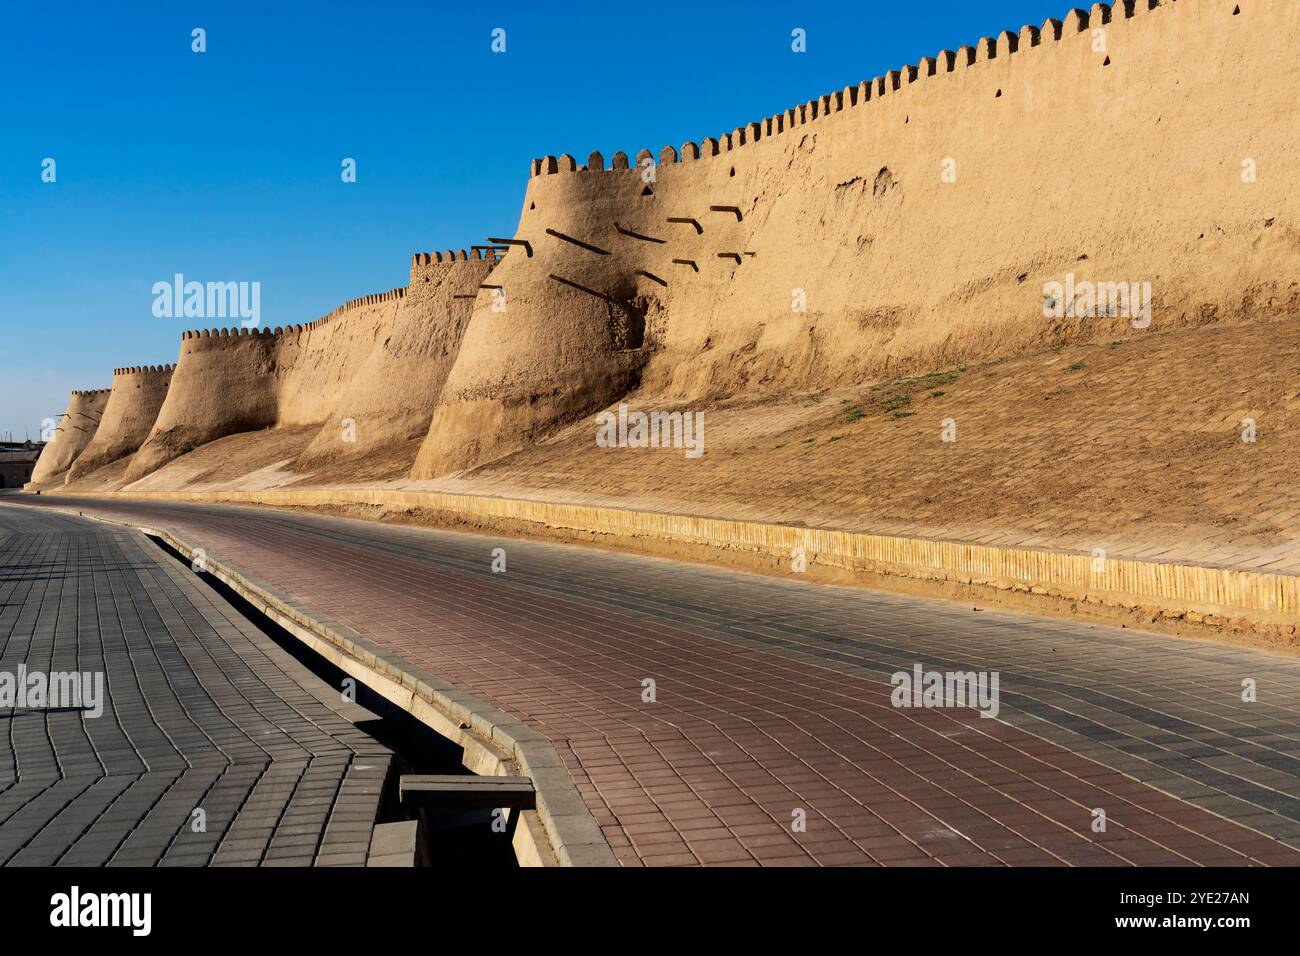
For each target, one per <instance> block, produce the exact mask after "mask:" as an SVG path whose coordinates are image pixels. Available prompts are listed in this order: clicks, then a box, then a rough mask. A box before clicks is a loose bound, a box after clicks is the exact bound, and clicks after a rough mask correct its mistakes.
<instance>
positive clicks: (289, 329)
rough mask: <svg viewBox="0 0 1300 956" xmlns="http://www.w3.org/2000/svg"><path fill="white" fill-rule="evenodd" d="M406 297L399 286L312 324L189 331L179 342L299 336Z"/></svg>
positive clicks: (346, 304)
mask: <svg viewBox="0 0 1300 956" xmlns="http://www.w3.org/2000/svg"><path fill="white" fill-rule="evenodd" d="M405 297H406V286H400V287H399V288H396V289H390V290H389V291H387V292H377V293H375V294H373V295H363V296H361V297H360V298H357V299H349V300H348V301H347V302H344V303H343V304H342V305H340V306H339V307H338V308H336V309H333V310H332V311H330V312H328V313H326V314H325V315H323V316H321V317H320V318H319V319H317V320H316V321H314V322H303V323H299V324H297V325H286V326H278V325H277V326H275V327H274V328H272V327H271V326H266V327H264V328H258V329H248V328H244V327H243V326H238V327H236V328H225V329H191V330H190V331H188V332H182V333H181V340H182V341H188V340H190V339H216V338H275V337H276V336H281V335H300V334H301V333H303V332H310V331H311V330H312V329H315V328H317V327H319V326H321V325H323V324H324V323H326V322H331V321H333V320H334V319H337V318H339V317H340V316H343V315H346V314H347V313H349V312H351V311H353V310H355V309H360V308H365V307H367V306H373V305H381V304H382V303H384V302H393V301H396V300H398V299H403V298H405Z"/></svg>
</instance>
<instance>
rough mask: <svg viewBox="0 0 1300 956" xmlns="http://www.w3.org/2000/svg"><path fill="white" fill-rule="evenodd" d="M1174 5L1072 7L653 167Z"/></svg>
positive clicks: (596, 160)
mask: <svg viewBox="0 0 1300 956" xmlns="http://www.w3.org/2000/svg"><path fill="white" fill-rule="evenodd" d="M1177 2H1178V0H1117V2H1116V3H1115V4H1113V5H1111V4H1107V3H1096V4H1093V6H1092V8H1091V9H1090V10H1083V9H1080V8H1077V7H1076V8H1074V9H1071V10H1070V11H1069V13H1067V14H1066V15H1065V18H1064V19H1063V20H1057V19H1055V18H1048V19H1047V20H1046V21H1045V22H1044V23H1043V25H1042V26H1041V27H1036V26H1033V25H1026V26H1023V27H1021V28H1020V30H1019V31H1018V32H1016V33H1012V32H1011V31H1010V30H1004V31H1003V32H1002V33H1000V34H998V36H997V37H996V38H995V37H981V38H980V39H979V40H978V41H977V42H976V43H975V45H974V46H962V47H959V48H958V49H957V50H955V51H954V50H941V51H940V52H939V53H938V54H936V55H935V56H932V57H931V56H927V57H922V58H921V59H920V61H919V62H918V63H916V64H915V65H908V66H904V67H903V68H902V69H898V70H890V71H888V72H887V73H885V75H884V76H877V77H874V78H872V79H870V80H863V81H862V82H861V83H859V84H857V85H856V86H846V87H844V88H843V89H842V90H836V91H834V92H832V93H827V94H824V95H822V96H819V97H815V98H814V99H811V100H809V101H808V102H806V103H801V104H799V105H798V106H794V107H791V108H790V109H787V110H785V111H784V112H780V113H776V114H774V115H772V116H768V117H765V118H764V119H763V120H761V121H759V122H754V123H748V124H746V125H745V126H738V127H736V129H734V130H732V131H731V132H730V133H723V134H722V135H721V136H719V137H717V138H716V139H715V138H713V137H711V136H706V137H705V138H704V139H703V140H701V141H700V142H699V143H698V144H697V143H695V142H690V141H688V142H685V143H683V144H682V146H681V148H680V151H679V150H678V149H677V148H676V147H673V146H671V145H669V146H665V147H663V148H662V149H661V150H660V151H659V153H658V159H657V164H658V165H661V166H662V165H673V164H676V163H684V162H689V161H693V160H699V159H709V158H711V157H713V156H719V155H721V154H723V153H728V152H732V151H733V150H736V149H739V148H740V147H742V146H746V145H749V144H751V143H755V142H758V141H760V140H762V139H769V138H771V137H773V136H778V135H780V134H781V133H784V132H788V131H789V130H792V129H799V128H802V127H804V126H807V125H809V124H810V123H813V122H816V121H817V120H819V119H824V118H826V117H827V116H830V115H831V114H834V113H840V112H842V111H844V110H850V109H854V108H857V107H861V106H865V105H867V104H868V103H871V102H872V101H873V100H879V99H881V98H882V97H884V96H887V95H889V94H890V93H893V92H899V91H901V90H903V89H905V88H907V87H908V86H910V85H912V84H913V83H919V82H921V81H923V80H925V79H928V78H930V77H941V76H944V75H946V74H949V73H958V72H961V71H962V70H963V69H964V68H966V67H973V66H977V65H978V64H980V63H985V62H988V61H990V60H997V59H1005V58H1007V57H1010V56H1012V55H1014V54H1017V53H1021V52H1023V51H1027V50H1029V49H1032V48H1033V47H1037V46H1041V45H1043V44H1046V43H1058V42H1060V41H1062V40H1068V39H1070V38H1072V37H1074V36H1077V35H1078V34H1080V33H1082V32H1084V31H1086V30H1089V29H1092V28H1096V27H1101V26H1105V25H1108V24H1111V23H1112V22H1115V21H1119V20H1130V19H1132V18H1133V17H1135V16H1139V15H1142V14H1146V13H1150V12H1154V11H1156V10H1160V9H1165V8H1168V7H1171V6H1173V5H1174V4H1176V3H1177ZM655 163H656V158H655V155H654V154H652V153H651V151H650V150H648V149H643V150H641V151H640V152H639V153H638V154H637V158H636V162H635V163H632V164H629V162H628V158H627V154H626V153H624V152H623V151H622V150H619V151H618V152H616V153H614V156H613V159H612V161H611V163H610V165H609V166H608V167H606V165H605V161H604V157H603V155H602V154H601V153H600V152H598V151H593V152H592V153H590V154H589V155H588V157H587V162H586V164H585V165H582V166H579V165H578V164H577V161H576V160H575V159H574V158H573V157H572V156H570V155H569V154H568V153H561V154H560V155H559V156H544V157H541V158H538V159H534V160H533V161H532V165H531V169H530V173H529V176H530V178H531V177H534V176H547V175H553V174H556V173H572V172H619V171H623V170H629V169H630V170H634V171H635V170H637V169H639V168H640V167H643V166H644V165H647V164H655Z"/></svg>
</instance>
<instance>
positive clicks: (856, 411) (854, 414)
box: [844, 405, 866, 422]
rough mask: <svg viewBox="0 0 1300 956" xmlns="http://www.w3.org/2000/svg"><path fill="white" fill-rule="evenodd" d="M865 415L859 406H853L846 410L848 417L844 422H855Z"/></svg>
mask: <svg viewBox="0 0 1300 956" xmlns="http://www.w3.org/2000/svg"><path fill="white" fill-rule="evenodd" d="M865 414H866V412H864V411H863V410H862V406H861V405H854V406H853V407H852V408H850V409H849V410H848V415H847V416H846V417H845V419H844V420H845V421H848V422H856V421H857V420H858V419H859V418H861V417H862V416H863V415H865Z"/></svg>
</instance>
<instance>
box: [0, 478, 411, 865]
mask: <svg viewBox="0 0 1300 956" xmlns="http://www.w3.org/2000/svg"><path fill="white" fill-rule="evenodd" d="M3 500H5V501H9V500H12V498H10V497H9V496H5V498H4V499H3ZM20 667H25V668H26V669H27V673H28V674H29V675H30V674H32V673H33V672H36V673H40V674H42V675H44V674H49V673H52V672H61V673H73V672H76V673H87V674H90V675H92V678H91V679H92V683H91V684H90V685H89V686H90V688H91V690H92V693H93V690H94V684H93V680H94V677H93V675H95V674H100V675H102V679H103V696H102V698H99V699H100V701H101V702H102V707H96V708H93V709H87V708H88V705H89V704H90V703H91V702H90V701H89V700H88V699H87V698H84V697H83V698H82V699H81V700H80V701H79V703H80V706H79V707H78V706H69V701H68V700H67V699H66V698H61V699H60V700H59V701H54V700H45V701H41V700H29V701H26V702H25V703H27V704H28V706H18V707H13V706H4V705H3V704H0V863H2V864H7V865H14V866H23V865H27V866H53V865H72V866H103V865H110V866H117V865H126V866H152V865H164V866H185V865H191V866H193V865H205V864H210V865H256V864H262V865H312V864H313V863H315V864H318V865H331V864H334V865H364V864H365V862H366V860H367V855H368V851H369V846H370V838H371V832H372V829H373V827H374V823H375V816H376V812H377V809H378V803H379V795H380V790H381V786H382V784H383V781H384V779H385V777H386V775H387V773H388V769H389V764H390V762H391V760H392V754H391V753H390V752H389V751H388V750H387V749H386V748H385V747H383V746H381V745H379V744H378V743H376V742H375V741H374V740H373V739H371V738H370V737H369V736H368V735H367V734H365V733H364V732H362V731H361V730H360V729H359V728H358V727H356V726H354V723H353V719H356V718H361V717H362V716H364V711H362V710H361V709H360V708H357V707H354V706H353V707H350V706H349V705H347V704H346V702H344V701H343V700H342V698H341V697H340V695H339V694H338V693H337V692H336V691H334V690H332V689H330V688H328V687H327V686H326V685H325V684H323V683H322V682H321V681H319V680H318V679H317V678H316V677H314V676H313V675H312V674H311V673H310V672H308V671H307V670H306V669H305V668H304V667H302V666H301V665H300V664H298V663H297V662H296V661H295V660H294V659H293V658H291V657H289V656H288V655H287V654H285V653H284V651H282V650H281V649H280V648H279V647H277V646H276V645H275V644H274V642H272V641H271V640H270V639H269V638H267V637H266V636H265V635H264V634H262V633H261V632H260V631H258V630H257V629H256V628H254V627H253V626H252V625H251V624H249V623H248V622H247V621H245V620H244V619H243V618H241V617H240V616H239V615H238V614H236V613H235V612H234V611H233V610H232V609H231V608H230V607H229V606H228V605H226V604H225V603H224V602H222V601H221V600H220V599H219V598H217V597H215V596H214V594H213V593H212V592H211V591H210V589H208V588H207V587H206V586H205V585H203V584H201V583H200V582H199V581H198V580H197V579H196V577H195V576H194V575H193V574H192V573H191V572H190V571H189V570H188V569H187V568H186V567H185V566H184V565H182V564H179V563H178V562H177V561H175V560H174V559H172V558H169V557H167V556H166V555H164V554H163V553H162V552H161V551H160V550H159V549H158V548H157V546H155V545H153V544H152V543H150V542H149V541H148V540H147V539H146V538H145V537H144V536H143V535H141V534H139V533H137V532H134V531H129V530H125V529H115V528H114V527H113V526H111V525H106V524H103V523H100V522H95V521H90V520H88V519H80V518H71V517H65V516H62V515H60V514H58V513H56V512H52V511H49V510H37V509H31V508H15V507H9V506H6V505H4V504H2V503H0V681H3V680H4V679H5V675H13V678H14V679H16V678H17V676H18V674H19V668H20ZM11 703H22V702H19V701H17V700H14V701H12V702H11ZM54 704H60V706H52V705H54ZM96 710H98V711H99V713H98V714H96V713H95V711H96ZM196 809H197V810H201V811H203V814H205V815H206V818H205V819H203V818H202V817H200V816H197V815H196V814H195V812H194V811H195V810H196ZM200 820H202V824H203V825H202V827H201V828H199V829H198V830H197V831H196V823H197V822H198V821H200Z"/></svg>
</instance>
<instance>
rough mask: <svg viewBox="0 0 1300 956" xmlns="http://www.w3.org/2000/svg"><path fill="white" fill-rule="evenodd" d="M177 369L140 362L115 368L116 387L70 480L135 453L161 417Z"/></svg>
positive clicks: (73, 467) (111, 391)
mask: <svg viewBox="0 0 1300 956" xmlns="http://www.w3.org/2000/svg"><path fill="white" fill-rule="evenodd" d="M175 369H176V366H175V365H137V366H132V367H130V368H118V369H114V370H113V387H112V388H111V389H110V390H109V393H108V402H107V404H106V405H105V406H104V412H103V415H102V416H101V417H100V422H99V427H98V428H97V429H96V430H95V435H94V437H93V438H91V440H90V442H89V443H88V444H87V445H86V447H85V448H84V449H82V451H81V454H80V455H78V456H77V459H76V461H74V462H73V463H72V467H70V468H69V469H68V474H67V480H68V481H74V480H75V479H77V478H79V477H81V476H83V475H87V474H89V473H90V472H92V471H95V470H96V469H97V468H103V467H104V466H105V465H108V464H111V463H113V462H115V461H118V460H120V459H122V458H126V457H127V456H128V455H133V454H135V451H136V449H138V448H139V447H140V446H141V445H142V444H143V443H144V440H145V439H146V438H148V437H149V431H150V429H152V428H153V424H154V421H155V420H156V419H157V418H158V412H159V410H160V409H161V408H162V405H163V401H164V400H165V399H166V398H167V388H168V386H169V385H170V384H171V379H172V372H174V371H175Z"/></svg>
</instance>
